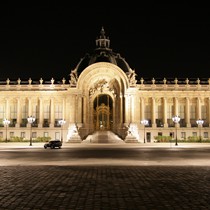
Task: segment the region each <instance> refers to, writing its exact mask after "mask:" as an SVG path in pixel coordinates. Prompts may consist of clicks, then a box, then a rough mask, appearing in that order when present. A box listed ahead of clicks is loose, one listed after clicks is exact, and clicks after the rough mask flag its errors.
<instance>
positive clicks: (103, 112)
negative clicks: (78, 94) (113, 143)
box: [94, 94, 113, 131]
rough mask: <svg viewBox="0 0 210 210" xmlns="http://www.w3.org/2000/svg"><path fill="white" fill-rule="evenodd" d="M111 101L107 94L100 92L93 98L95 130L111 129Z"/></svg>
mask: <svg viewBox="0 0 210 210" xmlns="http://www.w3.org/2000/svg"><path fill="white" fill-rule="evenodd" d="M112 123H113V101H112V98H111V97H110V96H109V95H107V94H100V95H98V96H97V97H96V98H95V100H94V128H95V130H98V131H99V130H112Z"/></svg>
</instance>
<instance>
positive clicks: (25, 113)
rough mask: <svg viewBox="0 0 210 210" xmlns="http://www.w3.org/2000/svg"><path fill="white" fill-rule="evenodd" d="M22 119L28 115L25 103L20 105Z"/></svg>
mask: <svg viewBox="0 0 210 210" xmlns="http://www.w3.org/2000/svg"><path fill="white" fill-rule="evenodd" d="M21 107H22V113H21V115H22V119H27V117H28V106H26V104H24V105H22V106H21Z"/></svg>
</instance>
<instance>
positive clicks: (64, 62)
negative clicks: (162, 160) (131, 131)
mask: <svg viewBox="0 0 210 210" xmlns="http://www.w3.org/2000/svg"><path fill="white" fill-rule="evenodd" d="M58 2H59V1H49V2H48V3H44V4H43V3H42V4H38V3H37V4H34V5H27V4H22V5H21V4H17V3H16V4H11V5H9V4H7V5H2V6H1V7H0V13H1V14H0V34H1V38H0V80H6V78H10V80H17V79H18V78H19V77H20V78H21V80H28V78H30V77H31V78H32V80H38V79H40V78H41V77H42V78H43V79H44V80H50V79H51V78H52V77H53V78H55V79H56V80H61V79H62V78H63V77H65V78H66V79H67V80H68V79H69V73H70V71H71V70H72V69H74V68H75V66H76V65H77V63H78V62H79V61H80V58H82V57H83V56H84V55H85V54H86V53H89V52H92V51H93V50H94V49H95V39H96V37H98V36H99V33H100V30H101V28H102V26H103V27H104V29H105V32H106V36H108V37H109V38H110V41H111V48H112V50H113V51H114V52H116V53H120V55H121V56H122V57H124V58H125V60H126V61H127V63H128V64H129V65H130V67H131V68H132V69H135V70H136V73H137V75H138V80H139V79H140V78H141V77H143V78H148V79H151V78H153V77H154V78H164V77H166V78H175V77H177V78H197V77H199V78H209V77H210V74H209V73H210V12H209V11H210V10H209V8H208V7H207V6H206V5H203V6H198V5H194V6H192V5H187V6H186V5H184V6H183V5H181V4H180V5H178V4H176V5H166V4H165V5H164V4H162V5H146V6H145V5H142V6H141V5H139V6H138V7H137V5H136V6H135V5H133V6H127V5H125V6H123V5H121V6H114V7H112V6H111V4H104V5H103V2H100V3H98V4H99V5H97V6H96V5H93V6H92V7H91V6H90V5H89V6H86V7H83V6H69V5H67V4H66V5H64V4H62V3H58ZM104 3H105V2H104Z"/></svg>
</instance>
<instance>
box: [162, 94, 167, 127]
mask: <svg viewBox="0 0 210 210" xmlns="http://www.w3.org/2000/svg"><path fill="white" fill-rule="evenodd" d="M163 126H164V128H167V127H168V122H167V99H166V98H165V97H163Z"/></svg>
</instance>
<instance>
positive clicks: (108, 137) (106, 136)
mask: <svg viewBox="0 0 210 210" xmlns="http://www.w3.org/2000/svg"><path fill="white" fill-rule="evenodd" d="M82 143H102V144H110V143H121V144H124V143H125V142H124V141H123V140H122V139H121V138H120V137H119V136H117V135H116V134H114V133H113V132H112V131H96V132H94V133H93V134H92V135H89V136H88V137H87V138H86V139H85V140H83V141H82Z"/></svg>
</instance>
